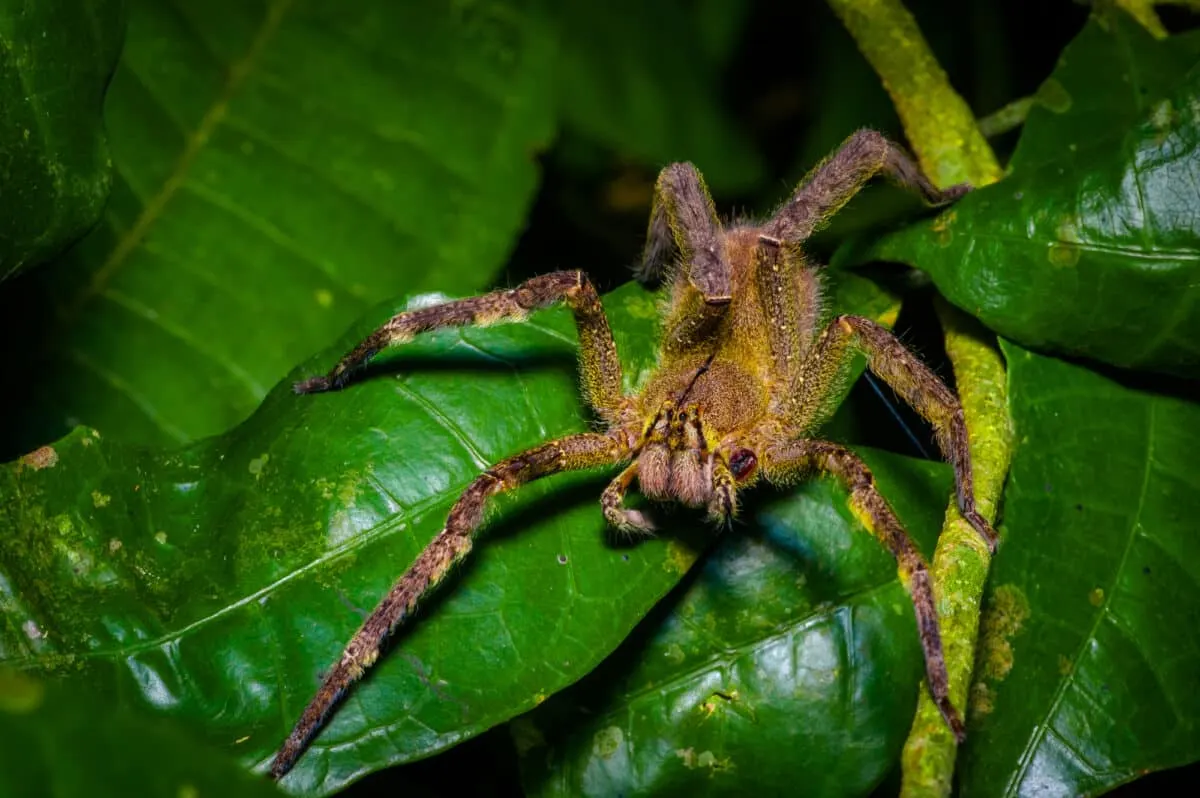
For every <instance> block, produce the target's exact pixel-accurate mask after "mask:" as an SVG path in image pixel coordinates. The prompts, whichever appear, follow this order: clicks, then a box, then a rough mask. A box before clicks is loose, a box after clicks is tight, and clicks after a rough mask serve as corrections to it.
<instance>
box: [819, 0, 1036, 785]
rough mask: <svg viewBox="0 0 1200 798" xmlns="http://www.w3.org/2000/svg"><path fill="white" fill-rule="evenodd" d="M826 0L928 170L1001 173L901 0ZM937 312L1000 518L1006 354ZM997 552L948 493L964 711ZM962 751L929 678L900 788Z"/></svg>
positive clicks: (941, 781)
mask: <svg viewBox="0 0 1200 798" xmlns="http://www.w3.org/2000/svg"><path fill="white" fill-rule="evenodd" d="M828 2H829V5H830V7H832V8H833V10H834V12H835V13H836V14H837V15H838V16H839V17H840V18H841V20H842V22H843V23H844V24H845V26H846V27H847V29H849V31H850V34H851V35H852V36H853V37H854V39H855V41H856V42H857V44H858V47H859V49H860V50H861V51H862V53H863V55H864V56H865V57H866V58H867V60H868V61H870V63H871V66H872V67H874V68H875V71H876V73H877V74H878V75H879V76H880V78H881V79H882V81H883V85H884V87H885V88H886V89H887V91H888V93H889V94H890V95H891V97H892V102H893V103H895V106H896V110H897V112H898V113H899V115H900V120H901V122H902V123H903V124H904V130H905V133H906V134H907V135H908V140H909V144H910V145H911V146H912V148H913V151H914V152H915V153H916V155H917V158H918V159H919V160H920V162H921V167H922V168H923V169H924V170H925V172H926V174H928V175H929V176H930V177H931V178H932V179H933V181H934V182H935V183H936V184H938V185H939V186H943V187H945V186H948V185H951V184H954V183H958V182H963V181H966V182H969V183H971V184H972V185H975V186H983V185H987V184H988V183H993V182H995V181H996V180H999V179H1000V177H1001V175H1002V171H1001V169H1000V165H999V163H998V162H997V161H996V156H995V154H994V153H993V152H992V149H991V147H990V146H989V145H988V143H987V140H986V139H985V138H984V135H983V133H982V132H981V131H980V129H979V125H978V124H977V123H976V121H975V116H974V114H972V113H971V109H970V108H969V107H968V106H967V104H966V102H965V101H964V100H963V99H962V97H960V96H959V95H958V94H957V92H955V91H954V88H953V87H952V86H951V85H950V81H949V79H948V78H947V77H946V73H945V72H944V71H943V70H942V68H941V66H940V65H939V64H938V62H937V59H936V58H934V56H933V53H932V52H930V50H929V45H928V44H927V43H926V41H925V38H924V37H923V36H922V35H921V31H920V30H919V29H918V28H917V24H916V21H915V20H914V19H913V18H912V15H911V14H909V13H908V11H907V9H905V8H904V6H903V4H902V3H900V2H899V0H828ZM938 316H939V318H940V319H941V322H942V326H943V329H944V332H945V339H946V352H947V354H948V355H949V357H950V362H951V364H952V366H953V368H954V374H955V379H956V382H957V384H958V392H959V398H960V399H961V401H962V405H963V412H964V414H965V416H966V421H967V432H968V437H969V444H970V450H971V461H972V466H973V470H974V476H975V501H976V504H977V505H978V507H979V510H980V512H981V513H983V515H984V516H985V517H986V518H987V519H988V520H989V521H991V522H993V523H994V522H995V520H996V508H997V505H998V504H999V500H1000V492H1001V490H1002V488H1003V485H1004V479H1005V477H1006V476H1007V474H1008V465H1009V462H1010V460H1011V458H1012V432H1011V426H1010V422H1009V418H1008V399H1007V394H1006V378H1005V369H1004V361H1003V358H1002V356H1001V355H1000V353H999V352H998V351H997V349H996V348H995V345H994V338H993V336H991V335H990V334H989V333H988V332H987V330H985V329H984V328H983V327H982V326H980V325H979V324H978V322H976V321H975V320H974V319H972V318H971V317H969V316H967V315H965V314H963V313H961V312H960V311H957V310H955V309H954V308H952V307H950V306H949V304H947V303H945V302H939V304H938ZM990 560H991V557H990V555H989V554H988V551H987V547H986V546H985V545H984V544H983V542H982V541H981V540H980V539H979V536H978V535H977V534H976V533H975V531H974V530H973V529H972V528H971V527H970V525H968V524H967V523H966V522H965V521H964V520H963V519H962V516H960V515H959V513H958V510H957V508H956V507H955V504H954V503H953V502H951V503H950V506H949V508H948V509H947V510H946V519H945V523H944V524H943V527H942V533H941V536H940V537H939V539H938V544H937V549H936V551H935V553H934V557H933V566H932V569H933V578H934V586H935V589H936V590H937V593H938V612H939V618H940V622H941V627H942V646H943V648H944V650H945V655H946V667H947V670H948V671H949V676H950V697H951V700H953V702H954V704H955V706H958V707H960V708H962V709H964V710H965V709H966V706H967V694H968V691H969V687H970V683H971V671H972V668H973V666H974V662H975V642H976V639H977V637H978V634H979V616H980V608H981V605H982V600H983V587H984V583H985V582H986V581H987V573H988V566H989V565H990ZM956 753H957V746H956V744H955V740H954V736H953V735H952V734H951V733H950V730H949V729H948V728H947V727H946V725H945V722H944V721H943V720H942V717H941V715H940V713H939V712H938V710H937V708H936V707H935V706H934V704H933V702H932V700H931V699H930V698H929V691H928V690H927V689H926V688H925V687H924V685H922V687H921V694H920V699H919V701H918V706H917V714H916V717H915V718H914V719H913V725H912V729H911V731H910V732H909V736H908V740H907V741H906V743H905V746H904V753H903V754H902V757H901V766H902V786H901V795H902V796H905V798H913V797H914V796H930V797H932V796H938V797H939V798H941V797H944V796H948V795H949V794H950V789H951V786H952V779H953V776H954V759H955V755H956Z"/></svg>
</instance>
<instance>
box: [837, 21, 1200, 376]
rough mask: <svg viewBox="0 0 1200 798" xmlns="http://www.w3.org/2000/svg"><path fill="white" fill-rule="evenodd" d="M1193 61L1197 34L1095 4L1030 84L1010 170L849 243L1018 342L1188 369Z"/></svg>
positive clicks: (1198, 231)
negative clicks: (908, 271) (1145, 24)
mask: <svg viewBox="0 0 1200 798" xmlns="http://www.w3.org/2000/svg"><path fill="white" fill-rule="evenodd" d="M1198 62H1200V32H1196V31H1193V32H1190V33H1186V34H1182V35H1179V36H1173V37H1171V38H1170V39H1168V40H1165V41H1157V40H1155V39H1153V38H1152V37H1151V36H1150V35H1149V34H1148V33H1146V32H1145V31H1144V30H1142V29H1141V28H1139V27H1138V26H1137V25H1136V23H1134V22H1132V21H1131V20H1129V19H1128V18H1127V17H1126V15H1124V14H1123V13H1120V14H1116V15H1114V16H1112V17H1111V18H1109V17H1097V18H1094V19H1093V20H1092V21H1091V22H1089V24H1088V26H1087V27H1086V28H1085V29H1084V30H1083V32H1082V33H1080V34H1079V36H1078V37H1077V38H1076V39H1075V41H1073V42H1072V43H1071V45H1070V46H1069V47H1068V48H1067V49H1066V51H1065V52H1064V53H1063V56H1062V58H1061V60H1060V61H1059V64H1058V67H1057V69H1056V70H1055V72H1054V74H1053V75H1052V76H1051V77H1050V78H1049V79H1048V80H1047V81H1046V82H1045V83H1044V84H1043V85H1042V87H1041V89H1040V90H1039V92H1038V95H1037V100H1038V102H1037V103H1036V104H1035V106H1034V107H1033V110H1032V111H1030V114H1029V118H1028V120H1027V122H1026V123H1025V129H1024V131H1023V132H1022V134H1021V140H1020V143H1019V144H1018V147H1017V150H1016V152H1015V154H1014V155H1013V158H1012V162H1011V171H1012V173H1011V176H1009V177H1007V178H1005V179H1004V180H1002V181H1000V182H999V183H996V184H994V185H992V186H988V187H986V188H983V189H981V190H979V191H977V192H974V193H972V194H971V195H969V196H967V197H966V198H964V199H963V200H962V201H961V202H959V203H957V204H956V205H955V206H954V208H953V209H951V210H950V211H948V212H946V213H945V214H943V215H941V216H939V217H937V218H936V219H934V220H931V221H927V222H923V223H921V224H918V225H914V226H911V227H909V228H906V229H904V230H902V231H900V232H898V233H895V234H892V235H889V236H886V237H884V238H883V239H881V240H879V241H878V242H876V243H875V245H873V246H870V247H868V248H867V249H866V250H865V251H859V252H858V253H857V254H856V255H852V256H851V257H852V258H862V257H868V258H883V259H886V260H898V261H903V262H906V263H910V264H914V265H918V266H919V267H920V268H921V269H924V270H926V271H928V272H929V274H930V275H931V276H932V277H933V279H934V282H935V283H936V284H937V286H938V288H939V289H940V290H941V291H942V293H943V294H945V295H946V297H947V298H949V299H950V300H951V301H952V302H953V303H955V304H956V305H958V306H959V307H961V308H963V309H964V310H966V311H967V312H968V313H971V314H972V315H975V316H977V317H978V318H980V319H981V320H982V321H983V322H984V323H985V324H987V325H988V326H989V327H991V328H993V329H994V330H997V331H998V332H999V333H1001V334H1002V335H1005V336H1007V337H1010V338H1012V339H1014V340H1016V341H1019V342H1021V343H1022V344H1024V345H1026V346H1029V347H1034V348H1038V349H1044V350H1052V351H1055V352H1062V353H1067V354H1071V355H1083V356H1086V357H1090V358H1096V359H1098V360H1102V361H1105V362H1108V363H1112V364H1116V365H1119V366H1127V367H1133V368H1139V369H1152V370H1156V371H1162V372H1169V373H1174V374H1184V375H1191V376H1196V375H1200V343H1197V342H1198V341H1200V302H1198V301H1197V297H1198V296H1200V294H1197V292H1196V291H1195V290H1194V288H1195V285H1196V284H1197V281H1198V280H1200V259H1198V258H1197V251H1198V250H1200V221H1198V219H1200V217H1198V216H1197V214H1196V197H1197V196H1198V195H1200V105H1198V104H1197V103H1196V97H1197V96H1198V95H1200V68H1197V67H1196V64H1197V63H1198ZM931 233H932V234H931Z"/></svg>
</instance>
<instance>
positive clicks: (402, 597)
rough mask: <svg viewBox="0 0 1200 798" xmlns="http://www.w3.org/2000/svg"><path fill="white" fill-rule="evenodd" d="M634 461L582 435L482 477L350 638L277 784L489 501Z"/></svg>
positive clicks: (292, 739) (279, 764)
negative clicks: (551, 478) (552, 478)
mask: <svg viewBox="0 0 1200 798" xmlns="http://www.w3.org/2000/svg"><path fill="white" fill-rule="evenodd" d="M628 456H629V450H628V447H627V445H626V444H625V443H624V442H623V441H622V440H621V439H619V438H618V437H617V436H616V435H603V434H598V433H583V434H579V435H570V436H567V437H565V438H560V439H558V440H555V441H549V442H547V443H543V444H541V445H540V446H535V447H534V448H532V449H529V450H528V451H526V452H523V453H522V454H518V455H516V456H514V457H510V458H508V459H506V460H502V461H501V462H499V463H497V464H496V465H494V466H492V467H491V468H489V469H488V470H486V471H484V472H483V473H482V474H480V475H479V476H478V477H477V478H476V479H475V480H474V481H473V482H472V483H471V484H470V486H468V487H467V489H466V490H465V491H464V492H463V494H462V496H460V497H459V499H458V501H457V502H455V504H454V507H453V508H452V509H451V510H450V515H449V516H448V517H447V519H446V526H445V528H444V529H443V530H442V531H441V532H439V533H438V535H437V537H435V538H434V539H433V540H432V541H431V542H430V543H429V545H428V546H426V547H425V549H424V551H422V552H421V553H420V554H419V555H418V556H417V559H416V560H415V561H414V562H413V563H412V565H410V566H409V567H408V570H407V571H405V572H404V574H403V576H401V577H400V579H399V581H397V582H396V584H395V585H394V586H393V587H392V589H391V590H390V591H389V592H388V594H387V596H385V597H384V599H383V600H382V601H381V602H380V603H379V605H378V606H377V607H376V608H375V610H374V611H373V612H372V613H371V614H370V616H369V617H368V618H367V620H366V621H364V622H363V625H362V626H361V627H360V628H359V630H358V631H357V632H356V633H355V634H354V637H353V638H351V639H350V642H349V643H348V644H347V645H346V648H345V650H344V651H343V652H342V656H341V657H340V658H339V659H338V661H337V663H336V664H335V665H334V666H333V668H332V669H331V670H330V671H329V673H328V674H327V675H326V676H325V679H324V681H323V682H322V684H321V687H320V688H319V689H318V691H317V694H316V696H315V697H314V698H313V699H312V701H311V702H309V704H308V706H307V707H306V708H305V709H304V713H303V714H302V715H301V717H300V720H299V721H298V722H297V723H296V726H295V728H294V729H293V730H292V733H291V734H290V735H289V736H288V738H287V740H286V742H284V744H283V746H282V747H281V748H280V749H279V753H278V754H277V755H276V757H275V760H274V762H272V764H271V775H272V777H274V778H276V779H278V778H280V777H281V776H283V775H284V774H285V773H287V772H288V771H289V770H291V768H292V765H293V764H295V762H296V759H297V758H298V757H299V756H300V754H301V753H303V751H304V749H305V748H307V746H308V744H309V742H310V741H311V740H312V738H313V737H314V736H316V734H317V732H318V731H319V730H320V729H321V727H322V726H323V725H324V724H325V721H326V719H327V718H328V717H329V714H330V712H331V711H332V710H333V708H334V707H335V706H336V704H337V703H338V701H339V700H340V699H341V697H342V696H343V695H344V694H345V693H346V691H347V690H348V689H349V688H350V686H351V685H353V684H354V683H355V682H357V681H358V680H359V679H360V678H361V677H362V675H363V673H364V672H365V671H366V670H367V669H368V668H370V667H371V666H372V665H373V664H374V663H375V660H376V659H378V657H379V651H380V646H381V645H382V644H383V642H384V640H385V639H387V637H388V635H390V634H391V633H392V632H393V631H394V630H395V629H396V627H397V626H398V625H400V623H402V622H403V621H404V619H405V618H407V617H408V616H409V615H411V614H412V612H413V610H414V609H415V608H416V606H417V602H418V601H419V600H420V599H421V598H422V597H423V596H425V595H427V594H428V593H429V591H430V590H432V589H433V588H435V587H436V586H437V585H438V584H439V583H440V582H441V581H442V579H443V578H445V576H446V574H447V572H448V571H449V570H450V568H451V567H452V566H453V565H455V564H456V563H458V562H460V561H462V559H463V558H464V557H466V555H467V553H468V552H470V550H471V545H472V538H473V537H474V535H475V532H476V530H478V528H479V526H480V524H481V523H482V521H483V511H484V507H485V505H486V503H487V500H488V498H489V497H491V496H494V495H496V494H498V493H501V492H504V491H510V490H513V489H515V488H517V487H519V486H521V485H523V484H525V483H527V482H530V481H532V480H535V479H539V478H541V477H545V476H548V475H550V474H557V473H559V472H562V471H575V470H579V469H584V468H592V467H595V466H603V465H612V464H614V463H618V462H620V461H621V460H623V459H625V458H626V457H628Z"/></svg>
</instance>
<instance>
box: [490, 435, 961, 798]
mask: <svg viewBox="0 0 1200 798" xmlns="http://www.w3.org/2000/svg"><path fill="white" fill-rule="evenodd" d="M863 454H864V456H865V457H866V458H867V460H868V462H869V464H870V465H871V466H872V470H873V471H874V472H875V474H876V476H877V478H878V481H879V486H880V489H881V490H882V491H883V492H884V494H885V495H887V496H888V497H889V500H890V501H891V503H892V505H893V506H894V507H895V509H896V511H897V513H898V514H899V515H900V517H901V519H902V520H903V521H904V523H905V525H906V526H907V527H908V528H909V529H910V530H912V531H913V533H914V534H915V535H916V537H917V538H918V539H920V540H921V541H922V542H923V543H924V544H925V546H924V548H925V550H926V551H932V548H933V546H932V538H933V537H934V535H936V532H937V530H938V529H939V527H940V526H941V520H942V515H943V514H944V512H945V508H946V500H947V497H948V496H949V495H950V492H951V490H952V487H953V483H952V477H951V474H950V471H949V468H948V467H947V466H945V465H943V464H941V463H932V462H929V461H922V460H909V459H906V458H901V457H898V456H896V455H888V454H884V453H880V452H864V453H863ZM747 521H748V522H747V524H746V525H745V527H744V528H735V529H734V530H733V531H732V532H731V533H729V534H728V536H727V537H725V538H724V540H723V541H722V542H721V543H720V545H719V546H718V547H717V548H716V550H715V551H714V552H713V553H712V555H711V556H709V557H708V558H707V559H706V560H705V563H704V566H703V568H698V569H696V570H697V572H694V573H693V574H692V575H691V576H690V577H689V579H688V583H687V584H686V585H684V586H681V589H680V590H677V591H676V593H675V594H674V595H673V596H672V598H671V599H670V600H669V601H667V602H664V603H663V604H662V605H660V606H659V607H658V608H656V609H655V611H654V612H653V613H652V614H651V615H650V616H649V617H647V618H646V619H645V620H644V621H643V622H642V624H641V625H640V626H639V627H638V629H637V630H636V631H635V632H634V634H633V635H631V636H630V638H629V639H628V640H627V641H626V642H625V643H624V644H622V646H621V648H620V649H618V650H617V652H616V653H615V654H614V655H613V656H612V657H610V658H609V659H608V660H607V661H606V662H605V663H604V664H603V665H601V667H600V668H598V669H597V670H596V671H595V672H594V673H592V674H590V675H589V676H588V677H587V678H586V679H584V680H583V681H581V682H580V683H579V684H577V685H575V686H574V687H572V688H570V689H569V690H567V691H565V692H563V693H561V694H560V695H558V696H556V697H554V698H552V699H551V700H550V701H548V702H547V703H546V704H544V705H543V706H541V707H539V708H538V709H536V710H534V711H533V712H532V713H531V714H530V715H529V716H528V717H526V718H521V719H518V720H516V721H514V722H513V732H514V736H515V738H516V741H517V745H518V750H519V751H520V752H521V755H522V757H521V761H522V768H523V771H524V781H525V784H526V788H527V791H528V792H529V793H530V794H533V795H543V796H552V795H553V796H557V795H572V796H574V795H596V796H608V795H696V794H704V795H750V794H758V795H786V794H791V793H793V792H794V790H795V787H796V785H797V784H803V785H804V791H803V792H804V795H809V796H843V795H863V794H866V793H868V792H870V790H871V789H872V788H873V787H874V786H875V785H876V784H877V783H878V782H879V780H880V779H881V778H882V777H883V775H884V774H886V773H887V772H888V771H889V770H890V769H891V768H892V767H893V766H894V765H895V762H896V759H897V757H898V756H899V752H900V746H901V744H902V743H903V741H904V736H905V733H906V732H907V731H908V727H909V725H910V724H911V722H912V715H913V710H914V708H915V707H916V696H917V685H918V682H919V680H920V679H921V678H922V677H923V675H924V668H923V666H922V660H921V650H920V646H919V644H918V641H917V633H916V625H915V624H914V623H913V613H912V607H911V604H910V601H909V598H908V594H907V593H906V592H905V590H904V588H903V587H902V586H901V585H900V584H899V582H898V581H897V579H896V566H895V561H894V560H893V559H892V558H891V556H890V555H889V554H888V553H887V552H886V551H885V550H884V549H883V547H881V546H880V545H879V543H878V542H877V541H875V540H873V539H872V538H871V537H870V535H868V534H867V533H866V532H865V531H864V530H863V528H862V526H861V525H860V524H859V522H858V521H856V520H855V519H854V517H853V516H852V515H851V513H850V511H849V509H848V507H847V504H846V495H845V492H844V491H843V490H842V489H841V488H840V487H835V486H834V485H833V483H831V482H830V481H826V480H822V481H819V482H812V483H808V484H807V485H804V486H802V487H801V488H800V489H798V490H797V491H795V492H794V493H792V494H790V495H787V496H784V497H779V498H775V499H773V500H771V501H769V502H767V503H765V504H761V503H760V504H758V506H756V507H755V508H754V509H753V510H752V512H751V514H750V515H749V517H748V519H747Z"/></svg>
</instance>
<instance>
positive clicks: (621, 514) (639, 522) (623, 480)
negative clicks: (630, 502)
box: [600, 463, 655, 538]
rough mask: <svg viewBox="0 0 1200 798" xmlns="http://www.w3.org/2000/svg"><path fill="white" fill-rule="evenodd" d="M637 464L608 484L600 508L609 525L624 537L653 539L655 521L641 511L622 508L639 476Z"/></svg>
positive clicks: (601, 495)
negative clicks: (634, 479)
mask: <svg viewBox="0 0 1200 798" xmlns="http://www.w3.org/2000/svg"><path fill="white" fill-rule="evenodd" d="M637 468H638V467H637V463H632V464H630V465H629V467H628V468H626V469H625V470H624V471H622V472H621V473H620V474H618V475H617V476H616V478H615V479H613V481H612V482H610V483H608V487H606V488H605V489H604V492H603V493H601V494H600V507H601V509H602V510H603V511H604V518H605V520H607V521H608V523H609V525H610V526H612V527H613V528H614V529H616V530H617V531H618V532H620V533H621V534H623V535H627V536H629V537H631V538H633V537H653V535H654V529H655V527H654V521H652V520H651V519H650V518H649V517H648V516H647V515H646V514H645V513H643V512H642V511H641V510H631V509H629V508H627V507H623V506H622V502H624V501H625V494H626V492H627V491H628V490H629V486H630V485H631V484H632V483H633V478H634V477H635V476H637Z"/></svg>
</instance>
